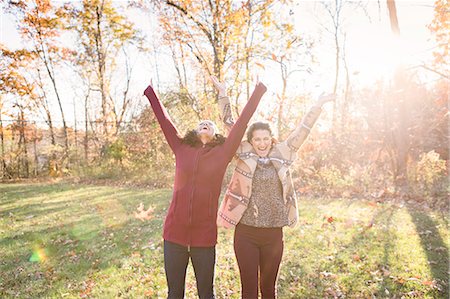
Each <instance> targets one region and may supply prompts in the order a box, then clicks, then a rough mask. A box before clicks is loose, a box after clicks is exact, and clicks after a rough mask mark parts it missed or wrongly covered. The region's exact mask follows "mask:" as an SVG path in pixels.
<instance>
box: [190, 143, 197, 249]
mask: <svg viewBox="0 0 450 299" xmlns="http://www.w3.org/2000/svg"><path fill="white" fill-rule="evenodd" d="M199 155H200V151H197V156H196V157H195V164H194V175H193V176H192V182H193V184H192V185H193V186H192V193H191V198H190V199H189V226H191V225H192V205H193V200H194V191H195V187H194V183H195V178H196V174H197V168H198V157H199ZM190 245H191V234H190V233H189V242H188V251H189V250H190V247H191V246H190Z"/></svg>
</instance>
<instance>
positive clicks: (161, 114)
mask: <svg viewBox="0 0 450 299" xmlns="http://www.w3.org/2000/svg"><path fill="white" fill-rule="evenodd" d="M144 95H145V96H146V97H147V98H148V100H149V102H150V105H151V106H152V109H153V112H154V113H155V116H156V119H157V120H158V122H159V125H160V126H161V129H162V131H163V133H164V136H165V137H166V140H167V143H169V146H170V148H171V149H172V151H173V152H175V150H176V148H177V147H178V146H179V145H180V144H181V138H180V137H179V135H178V130H177V128H176V127H175V125H174V124H173V122H172V120H171V119H170V117H169V114H168V113H167V111H166V109H165V108H164V106H163V105H162V103H161V101H160V100H159V99H158V97H157V96H156V94H155V91H154V90H153V88H152V86H151V85H149V86H148V87H147V89H145V91H144Z"/></svg>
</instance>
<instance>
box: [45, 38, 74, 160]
mask: <svg viewBox="0 0 450 299" xmlns="http://www.w3.org/2000/svg"><path fill="white" fill-rule="evenodd" d="M41 51H42V55H43V57H42V60H43V62H44V65H45V68H46V70H47V73H48V75H49V77H50V80H51V81H52V86H53V90H54V92H55V95H56V99H57V101H58V106H59V111H60V112H61V118H62V123H63V132H64V148H65V157H68V156H69V142H68V136H67V124H66V118H65V116H64V109H63V107H62V103H61V97H60V96H59V91H58V87H57V85H56V79H55V76H54V73H53V68H52V67H51V61H49V59H48V58H47V55H46V52H45V49H44V48H43V45H42V48H41Z"/></svg>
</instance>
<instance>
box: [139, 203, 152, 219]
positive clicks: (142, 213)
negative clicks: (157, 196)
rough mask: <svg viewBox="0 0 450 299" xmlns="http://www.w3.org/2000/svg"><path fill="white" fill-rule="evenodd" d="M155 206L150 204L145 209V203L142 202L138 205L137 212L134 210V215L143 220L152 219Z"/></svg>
mask: <svg viewBox="0 0 450 299" xmlns="http://www.w3.org/2000/svg"><path fill="white" fill-rule="evenodd" d="M154 210H155V208H154V207H152V206H150V207H149V208H148V209H147V210H145V209H144V204H143V203H142V202H141V203H140V204H139V206H138V207H137V212H134V217H135V218H136V219H139V220H141V221H145V220H150V219H152V217H153V211H154Z"/></svg>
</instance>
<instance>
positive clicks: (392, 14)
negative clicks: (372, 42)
mask: <svg viewBox="0 0 450 299" xmlns="http://www.w3.org/2000/svg"><path fill="white" fill-rule="evenodd" d="M387 7H388V11H389V20H390V22H391V30H392V32H393V33H394V34H395V35H397V36H400V26H399V25H398V18H397V8H396V7H395V0H387Z"/></svg>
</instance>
